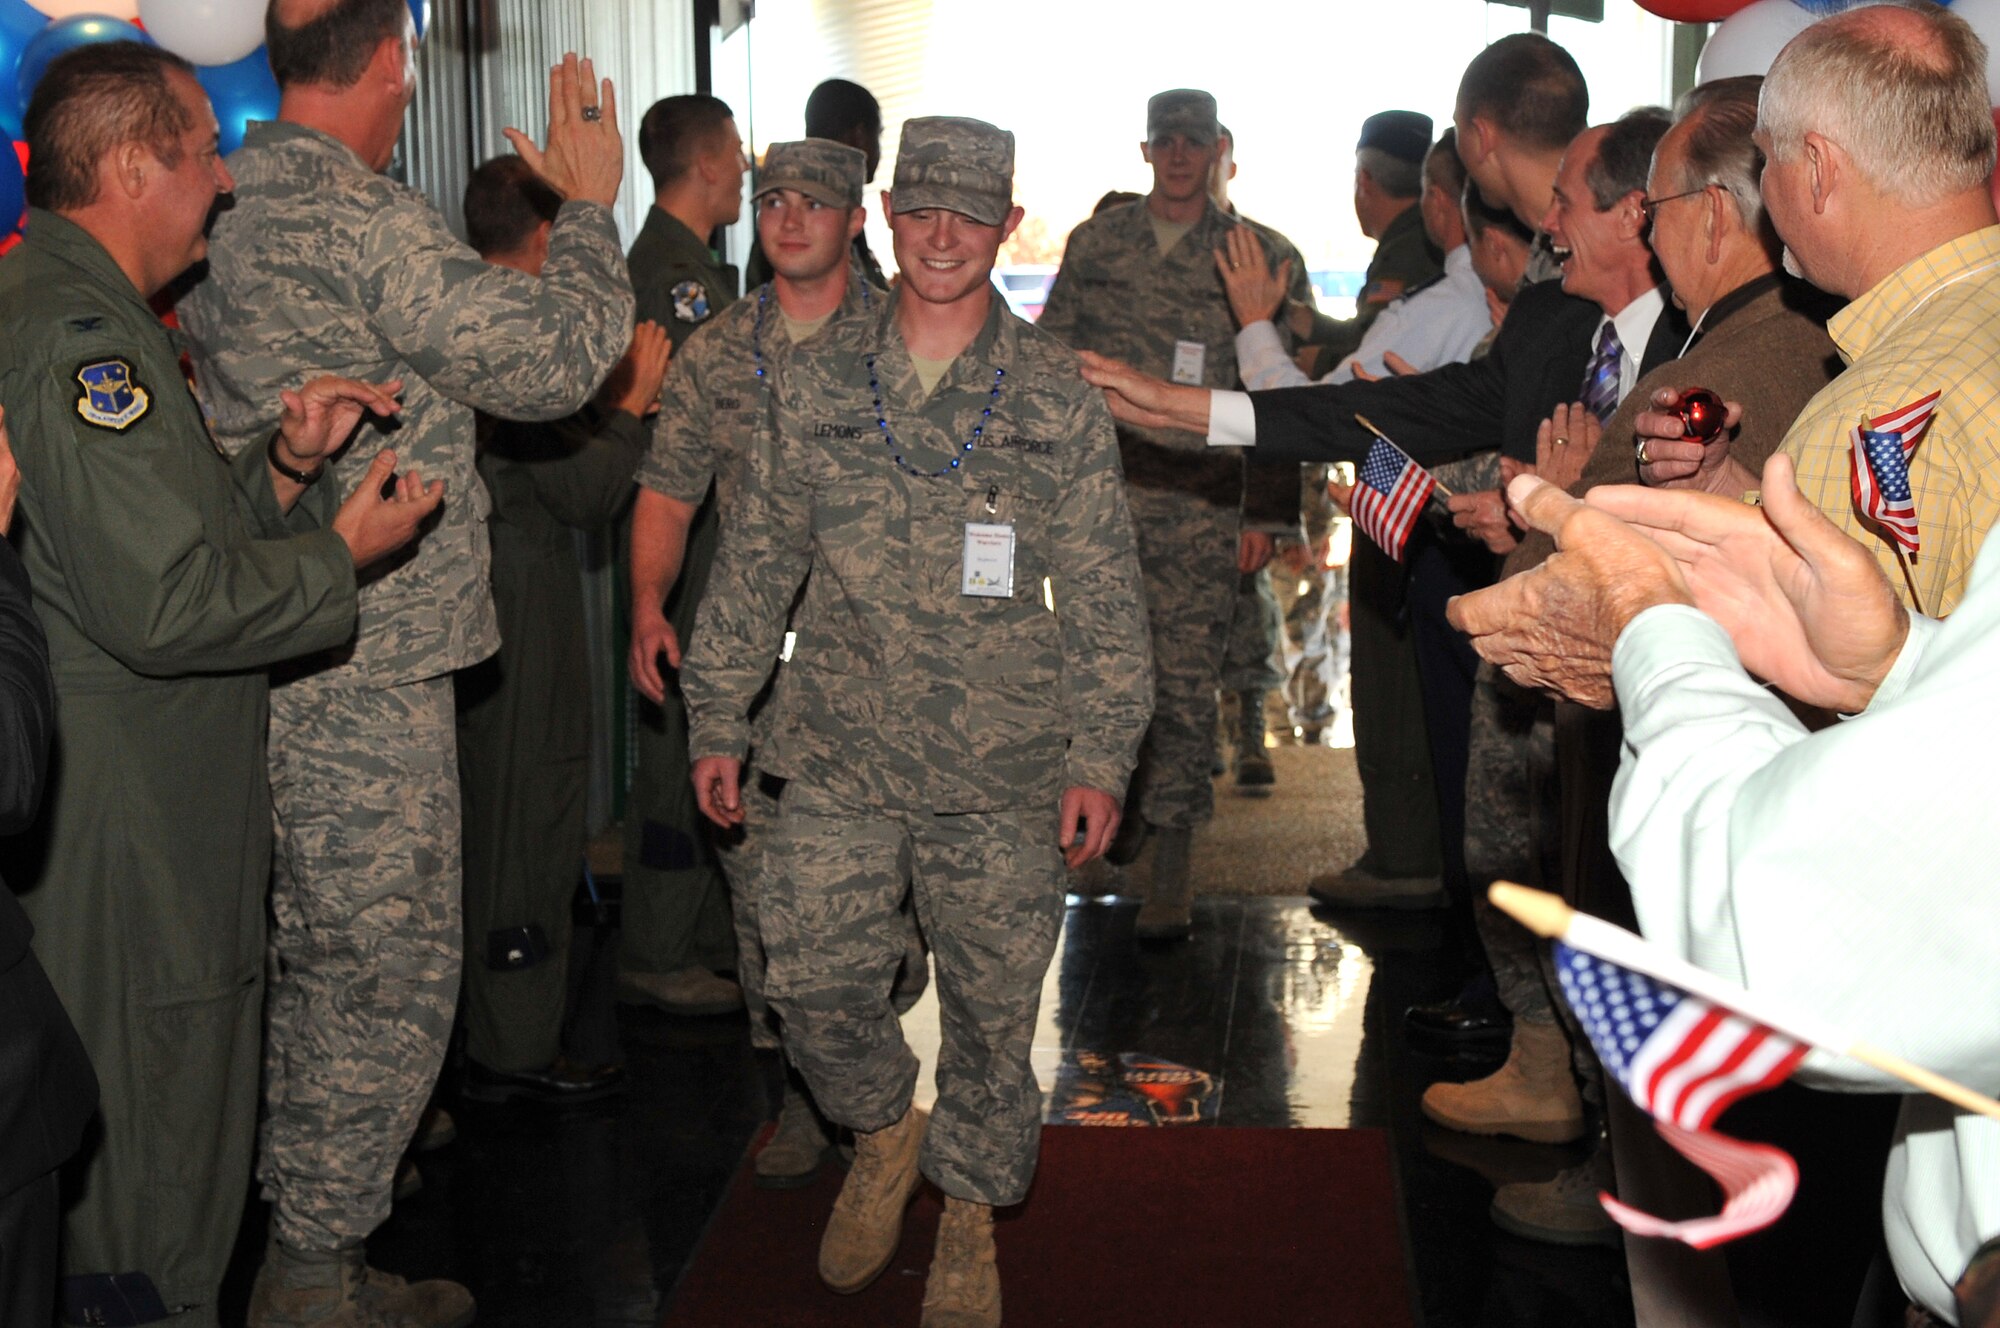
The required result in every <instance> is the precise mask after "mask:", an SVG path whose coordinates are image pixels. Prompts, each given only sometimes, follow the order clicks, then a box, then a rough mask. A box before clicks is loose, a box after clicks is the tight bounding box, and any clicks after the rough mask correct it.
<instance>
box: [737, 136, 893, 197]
mask: <svg viewBox="0 0 2000 1328" xmlns="http://www.w3.org/2000/svg"><path fill="white" fill-rule="evenodd" d="M867 180H868V155H867V154H866V153H864V152H863V151H862V150H861V149H860V148H851V147H849V146H847V144H845V143H835V142H834V141H832V140H831V139H826V138H803V139H800V140H798V141H797V142H794V143H773V144H772V145H771V146H770V147H768V148H766V149H765V150H764V165H763V166H762V167H761V168H760V169H759V170H758V172H757V191H756V193H754V194H752V195H751V197H752V198H761V197H763V196H764V195H765V194H768V193H770V192H771V191H772V190H773V189H796V190H798V191H799V192H800V193H802V194H804V195H805V196H806V197H807V198H812V199H817V200H819V201H820V202H822V203H824V204H826V205H827V206H828V207H839V208H856V207H860V206H861V186H862V185H864V184H866V183H867Z"/></svg>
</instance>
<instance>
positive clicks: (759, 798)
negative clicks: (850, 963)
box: [716, 764, 930, 1051]
mask: <svg viewBox="0 0 2000 1328" xmlns="http://www.w3.org/2000/svg"><path fill="white" fill-rule="evenodd" d="M776 787H777V784H776V783H775V781H771V780H768V779H766V778H765V777H763V776H762V775H760V774H759V773H758V772H757V769H756V767H755V766H753V765H748V764H746V765H745V766H744V767H743V825H742V826H741V827H740V828H739V830H738V832H737V833H736V834H735V835H718V836H717V837H716V856H717V857H718V858H719V859H721V862H722V873H723V875H724V876H725V877H727V878H728V881H729V913H730V921H731V922H733V923H734V924H735V927H736V983H737V985H738V986H740V987H741V988H742V989H743V1008H744V1009H745V1010H747V1011H748V1012H749V1014H750V1045H751V1046H753V1047H756V1048H757V1049H758V1050H760V1051H776V1050H778V1049H779V1047H780V1046H781V1045H782V1041H781V1038H780V1036H779V1034H780V1030H779V1025H778V1014H777V1011H775V1010H773V1009H772V1008H771V1002H770V1000H769V998H768V997H767V996H766V995H765V994H764V969H765V958H764V929H763V925H762V924H761V923H760V922H759V921H758V915H757V899H758V890H759V889H760V888H761V885H760V877H761V873H762V872H764V871H766V870H768V866H767V858H768V853H767V851H766V848H765V844H764V840H765V838H766V837H767V836H768V835H769V834H770V833H771V825H772V823H773V822H774V821H776V820H777V818H778V799H777V797H776V795H775V793H774V792H773V790H774V789H775V788H776ZM897 912H898V914H899V915H900V917H901V920H902V931H903V963H902V966H901V968H900V969H898V971H897V973H896V984H895V992H894V995H893V996H892V997H891V1003H892V1004H893V1005H894V1006H895V1007H896V1013H898V1014H907V1013H909V1011H910V1008H911V1007H912V1006H914V1005H915V1004H916V1003H917V1002H918V1001H919V1000H920V999H922V997H923V994H924V988H925V987H927V986H928V985H929V984H930V951H929V949H928V948H927V947H926V946H925V944H924V933H923V929H922V928H920V927H919V926H917V914H916V909H915V907H914V905H913V904H912V903H911V901H909V900H908V899H905V900H904V901H903V903H902V905H901V906H900V907H899V908H898V909H897Z"/></svg>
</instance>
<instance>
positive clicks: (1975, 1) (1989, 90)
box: [1951, 0, 2000, 106]
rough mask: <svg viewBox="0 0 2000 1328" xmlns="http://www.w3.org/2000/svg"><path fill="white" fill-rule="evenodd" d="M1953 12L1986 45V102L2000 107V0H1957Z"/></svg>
mask: <svg viewBox="0 0 2000 1328" xmlns="http://www.w3.org/2000/svg"><path fill="white" fill-rule="evenodd" d="M1951 12H1952V13H1954V14H1956V15H1958V16H1959V17H1960V18H1962V19H1964V20H1965V21H1966V22H1967V23H1970V24H1971V25H1972V30H1973V31H1974V32H1976V33H1978V34H1979V39H1980V40H1981V41H1983V42H1985V43H1986V100H1987V101H1988V102H1990V103H1991V104H1993V105H1995V106H2000V54H1995V52H1996V51H2000V0H1956V3H1955V4H1953V5H1952V7H1951Z"/></svg>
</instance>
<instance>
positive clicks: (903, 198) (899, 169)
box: [889, 115, 1014, 226]
mask: <svg viewBox="0 0 2000 1328" xmlns="http://www.w3.org/2000/svg"><path fill="white" fill-rule="evenodd" d="M1013 206H1014V135H1013V134H1011V133H1009V132H1008V131H1007V130H1005V129H1000V128H996V127H995V126H993V125H990V124H987V123H986V122H985V121H984V120H968V119H965V118H963V117H961V116H956V115H927V116H923V117H921V118H919V119H915V120H905V121H903V140H902V142H901V143H900V144H899V145H898V146H897V148H896V178H895V179H894V180H893V181H891V182H890V185H889V207H890V209H891V210H892V211H894V212H899V213H900V212H915V211H917V210H919V209H920V208H943V209H944V210H945V211H946V212H959V213H963V214H964V215H966V216H968V217H971V218H972V219H973V220H974V221H976V222H979V223H980V224H981V225H985V226H998V225H1001V224H1002V223H1004V222H1005V221H1006V220H1007V213H1008V212H1009V211H1010V210H1011V209H1012V208H1013Z"/></svg>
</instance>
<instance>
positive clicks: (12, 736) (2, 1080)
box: [0, 424, 97, 1324]
mask: <svg viewBox="0 0 2000 1328" xmlns="http://www.w3.org/2000/svg"><path fill="white" fill-rule="evenodd" d="M20 487H21V472H20V471H19V470H18V469H17V468H16V467H15V465H14V453H13V451H12V450H11V449H10V448H9V447H8V446H7V431H6V427H5V425H4V424H0V834H7V835H12V834H18V833H20V832H21V831H23V830H25V829H27V828H28V826H29V825H30V824H32V823H33V821H34V819H35V809H36V808H37V807H39V806H40V805H41V801H42V783H43V776H44V775H46V774H47V772H48V761H49V739H50V735H51V734H52V733H54V731H55V726H56V692H55V681H54V679H53V678H51V677H50V676H49V645H48V641H47V640H46V639H45V638H44V637H43V635H42V624H41V622H40V620H39V619H37V618H36V617H35V612H34V608H33V605H32V604H31V602H30V599H29V590H28V573H27V569H26V568H24V567H22V566H21V558H20V555H19V554H17V553H15V552H14V546H13V545H11V544H9V543H7V542H6V540H5V538H4V536H5V535H6V533H7V528H8V527H9V526H10V525H12V524H13V516H14V496H15V494H16V493H18V492H19V490H20ZM34 934H35V929H34V927H33V926H32V925H31V924H30V923H29V922H28V915H27V914H26V913H25V912H23V911H22V909H21V905H20V904H19V903H17V902H16V901H15V899H14V895H13V892H12V891H10V890H5V889H0V1323H19V1324H45V1323H48V1322H50V1321H51V1320H52V1319H53V1318H54V1317H55V1294H56V1231H57V1228H58V1226H59V1225H60V1218H61V1203H60V1200H59V1198H58V1195H57V1189H56V1168H57V1167H59V1166H61V1165H62V1163H63V1162H64V1161H65V1160H66V1159H67V1158H68V1157H69V1156H70V1154H72V1153H74V1152H76V1149H77V1145H78V1144H79V1143H81V1142H82V1140H83V1127H84V1125H85V1124H86V1123H87V1122H88V1121H89V1120H90V1118H91V1116H92V1115H93V1114H94V1113H95V1112H96V1111H97V1076H96V1075H95V1074H93V1073H92V1072H91V1068H90V1058H89V1057H88V1056H87V1055H85V1054H84V1050H83V1042H82V1041H81V1040H80V1039H79V1038H78V1037H77V1035H76V1029H75V1028H74V1027H73V1026H72V1025H71V1024H70V1021H69V1015H68V1014H66V1013H65V1012H64V1011H63V1007H62V1003H61V1002H60V1001H59V1000H57V999H56V993H55V989H54V988H53V987H51V986H50V985H49V979H48V975H47V974H46V973H44V972H43V971H42V966H41V963H40V962H39V961H38V960H36V958H35V952H34V951H33V950H32V949H30V948H29V945H28V942H29V940H30V938H31V937H33V936H34Z"/></svg>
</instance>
